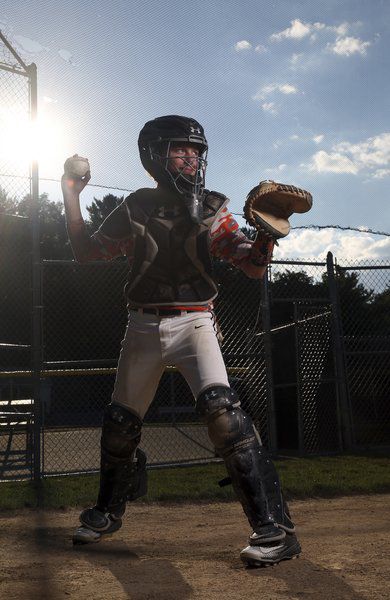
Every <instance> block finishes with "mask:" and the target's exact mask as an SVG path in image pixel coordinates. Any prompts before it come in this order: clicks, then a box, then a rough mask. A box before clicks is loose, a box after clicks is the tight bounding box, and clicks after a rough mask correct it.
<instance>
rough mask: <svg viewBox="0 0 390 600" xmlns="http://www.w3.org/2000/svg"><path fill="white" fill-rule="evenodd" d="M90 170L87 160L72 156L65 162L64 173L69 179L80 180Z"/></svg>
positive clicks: (75, 155) (76, 155)
mask: <svg viewBox="0 0 390 600" xmlns="http://www.w3.org/2000/svg"><path fill="white" fill-rule="evenodd" d="M89 170H90V166H89V162H88V158H84V157H83V156H78V154H74V155H73V156H71V157H70V158H68V159H67V160H66V161H65V164H64V173H65V175H66V177H69V179H82V178H83V177H85V176H86V174H87V173H88V171H89Z"/></svg>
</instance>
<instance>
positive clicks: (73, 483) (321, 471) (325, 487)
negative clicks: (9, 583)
mask: <svg viewBox="0 0 390 600" xmlns="http://www.w3.org/2000/svg"><path fill="white" fill-rule="evenodd" d="M275 464H276V467H277V469H278V472H279V475H280V478H281V481H282V485H283V488H284V491H285V494H286V497H287V498H289V499H292V498H300V499H305V498H314V497H323V498H329V497H335V496H344V495H352V494H375V493H385V492H390V457H388V456H359V455H341V456H332V457H312V458H287V459H283V460H276V461H275ZM148 474H149V490H148V494H147V496H145V497H144V498H142V499H140V500H138V502H146V503H147V502H209V501H229V500H233V499H234V492H233V490H232V487H231V485H229V486H226V487H222V488H221V487H219V486H218V481H219V480H221V479H223V478H224V477H226V471H225V468H224V466H223V464H212V465H202V466H193V467H181V468H167V469H159V470H150V471H149V472H148ZM98 484H99V478H98V476H97V475H82V476H77V477H76V476H68V477H50V478H47V479H45V480H43V482H42V484H41V486H40V487H39V489H38V488H37V487H36V486H35V485H34V483H32V482H29V481H23V482H5V483H0V510H15V509H19V508H23V507H36V506H37V505H38V497H39V496H40V497H41V506H44V507H45V508H47V509H63V508H68V507H77V506H87V505H89V504H91V503H93V502H94V501H95V498H96V492H97V488H98Z"/></svg>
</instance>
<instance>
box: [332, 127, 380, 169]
mask: <svg viewBox="0 0 390 600" xmlns="http://www.w3.org/2000/svg"><path fill="white" fill-rule="evenodd" d="M334 148H335V150H336V151H339V152H342V153H343V154H346V155H349V156H351V157H352V159H353V160H354V162H355V163H356V164H358V165H359V167H360V168H361V169H363V168H373V167H382V168H386V167H388V166H390V133H381V134H380V135H376V136H374V137H370V138H367V140H365V141H363V142H359V143H358V144H351V143H350V142H341V143H340V144H336V145H335V146H334Z"/></svg>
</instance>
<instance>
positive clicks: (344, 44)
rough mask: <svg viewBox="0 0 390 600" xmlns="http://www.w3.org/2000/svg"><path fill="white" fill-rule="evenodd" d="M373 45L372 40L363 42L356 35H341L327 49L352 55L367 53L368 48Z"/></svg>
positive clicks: (343, 54) (340, 53) (339, 53)
mask: <svg viewBox="0 0 390 600" xmlns="http://www.w3.org/2000/svg"><path fill="white" fill-rule="evenodd" d="M369 46H371V42H363V41H362V40H361V39H359V38H355V37H350V36H349V37H344V38H342V37H340V38H338V39H337V40H336V41H335V43H334V44H328V45H327V47H326V48H327V50H328V51H329V52H333V54H338V55H339V56H351V55H352V54H362V55H364V54H367V48H368V47H369Z"/></svg>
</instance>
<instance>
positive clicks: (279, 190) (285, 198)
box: [244, 181, 313, 239]
mask: <svg viewBox="0 0 390 600" xmlns="http://www.w3.org/2000/svg"><path fill="white" fill-rule="evenodd" d="M312 203H313V198H312V195H311V194H310V192H307V191H306V190H303V189H301V188H298V187H296V186H294V185H286V184H284V183H277V182H275V181H261V182H260V183H259V185H257V186H255V187H254V188H253V189H252V190H251V191H250V192H249V194H248V196H247V198H246V202H245V206H244V216H245V219H246V220H247V222H248V223H249V225H251V226H252V227H255V228H256V229H257V230H258V231H261V232H262V233H263V234H265V235H268V236H270V237H272V238H274V239H277V238H281V237H285V236H286V235H287V234H288V233H289V231H290V223H289V221H288V218H289V217H290V216H291V215H292V214H293V213H304V212H307V211H308V210H310V209H311V207H312Z"/></svg>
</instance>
